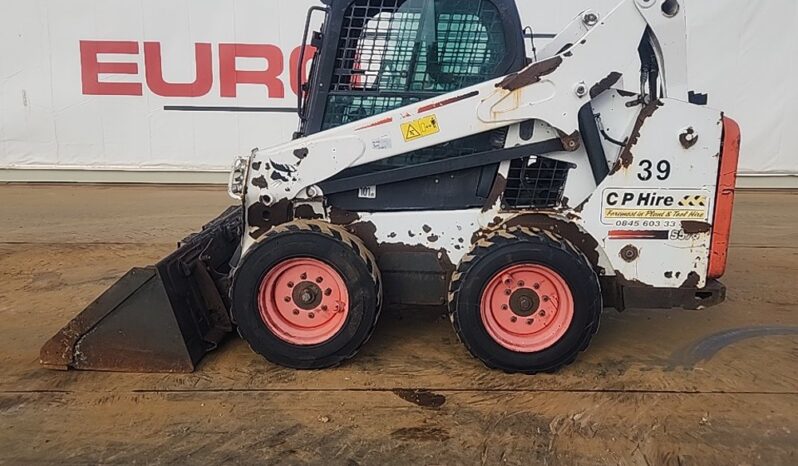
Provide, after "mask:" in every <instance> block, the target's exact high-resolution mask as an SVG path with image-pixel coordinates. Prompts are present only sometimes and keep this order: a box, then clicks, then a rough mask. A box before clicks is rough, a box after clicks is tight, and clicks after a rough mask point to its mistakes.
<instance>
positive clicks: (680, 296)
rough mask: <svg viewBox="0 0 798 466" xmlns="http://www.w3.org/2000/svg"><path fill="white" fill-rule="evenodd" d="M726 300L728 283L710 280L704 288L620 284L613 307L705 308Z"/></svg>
mask: <svg viewBox="0 0 798 466" xmlns="http://www.w3.org/2000/svg"><path fill="white" fill-rule="evenodd" d="M725 300H726V285H724V284H723V283H721V282H719V281H717V280H708V281H707V286H706V287H704V288H652V287H644V286H620V287H618V292H617V295H616V297H615V299H614V303H613V307H615V308H617V309H618V310H619V311H622V310H625V309H674V308H677V309H678V308H682V309H689V310H696V309H704V308H707V307H711V306H715V305H717V304H720V303H722V302H723V301H725Z"/></svg>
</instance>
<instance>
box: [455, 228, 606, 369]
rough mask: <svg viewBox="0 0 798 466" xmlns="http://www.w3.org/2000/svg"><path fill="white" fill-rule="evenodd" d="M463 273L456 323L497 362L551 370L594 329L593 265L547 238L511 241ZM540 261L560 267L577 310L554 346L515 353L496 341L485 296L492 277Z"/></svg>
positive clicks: (483, 355)
mask: <svg viewBox="0 0 798 466" xmlns="http://www.w3.org/2000/svg"><path fill="white" fill-rule="evenodd" d="M475 261H476V262H475V263H474V264H473V265H472V266H471V268H470V269H469V271H468V272H467V274H466V275H465V276H464V277H463V278H462V279H463V280H464V283H465V285H464V286H463V287H462V289H461V290H460V293H459V294H458V298H457V302H456V303H455V316H454V318H455V319H456V320H458V321H459V322H457V324H459V325H458V328H459V329H460V332H461V333H462V334H463V337H464V338H465V339H466V340H467V342H468V344H469V347H470V349H471V350H472V352H474V353H475V354H476V355H477V356H478V357H479V358H480V359H482V360H483V361H485V362H487V363H488V364H489V365H491V366H493V367H502V368H505V369H507V370H513V371H523V372H527V371H530V370H533V371H535V372H538V371H542V372H545V371H548V370H552V369H554V368H557V367H559V366H560V365H562V364H565V363H567V362H568V361H569V360H570V359H571V358H573V357H574V355H575V354H576V353H578V352H579V351H580V350H581V349H583V347H584V346H585V342H586V340H589V339H590V337H591V336H592V334H593V332H594V331H595V329H594V328H593V327H594V325H595V324H594V323H595V322H597V318H596V315H595V314H596V313H597V312H601V297H600V296H601V291H600V288H599V285H598V279H597V277H596V275H595V272H594V271H593V269H592V267H590V265H589V264H588V263H587V261H586V260H585V259H584V257H583V256H582V255H581V254H579V255H576V254H572V253H569V252H568V251H567V250H565V249H561V248H557V247H553V246H551V245H548V244H546V242H543V241H541V242H537V241H529V240H524V239H521V238H519V239H517V240H513V243H510V244H503V245H501V246H499V247H498V248H496V249H493V250H491V252H490V253H488V254H486V255H483V256H481V257H478V258H477V259H475ZM524 263H528V264H537V265H542V266H546V267H548V268H550V269H552V270H553V271H555V272H557V273H558V274H559V275H560V276H561V277H562V278H563V279H564V280H565V281H566V283H567V285H568V287H569V289H570V291H571V294H572V296H573V303H574V313H573V318H572V319H571V324H570V325H569V327H568V329H567V330H566V332H565V334H564V335H563V336H562V337H561V338H560V339H559V340H558V341H557V342H556V343H554V344H553V345H552V346H550V347H548V348H546V349H544V350H541V351H537V352H533V353H521V352H515V351H512V350H510V349H507V348H505V347H504V346H502V345H501V344H499V343H498V342H496V341H495V340H494V339H493V338H492V337H491V336H490V335H489V334H488V332H487V330H486V329H485V324H484V322H483V321H482V315H481V303H482V295H483V293H484V290H485V288H486V286H487V284H488V283H489V281H490V280H491V279H492V278H493V277H494V276H495V275H496V274H497V273H499V272H500V271H501V270H503V269H506V268H508V267H511V266H514V265H519V264H524Z"/></svg>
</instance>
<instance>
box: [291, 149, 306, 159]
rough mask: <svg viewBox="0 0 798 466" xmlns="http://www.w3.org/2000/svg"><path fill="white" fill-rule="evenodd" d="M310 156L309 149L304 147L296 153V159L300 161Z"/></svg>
mask: <svg viewBox="0 0 798 466" xmlns="http://www.w3.org/2000/svg"><path fill="white" fill-rule="evenodd" d="M307 156H308V148H307V147H303V148H301V149H297V150H295V151H294V157H296V158H298V159H299V160H302V159H304V158H305V157H307Z"/></svg>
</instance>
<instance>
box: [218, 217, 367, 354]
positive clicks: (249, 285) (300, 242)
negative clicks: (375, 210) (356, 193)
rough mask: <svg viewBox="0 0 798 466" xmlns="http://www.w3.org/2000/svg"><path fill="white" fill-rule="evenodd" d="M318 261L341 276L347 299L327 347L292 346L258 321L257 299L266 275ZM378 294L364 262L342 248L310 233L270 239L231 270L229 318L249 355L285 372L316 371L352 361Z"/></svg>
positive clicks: (336, 243) (287, 233) (326, 344)
mask: <svg viewBox="0 0 798 466" xmlns="http://www.w3.org/2000/svg"><path fill="white" fill-rule="evenodd" d="M302 257H307V258H312V259H317V260H320V261H323V262H324V263H326V264H328V265H329V266H331V267H332V268H333V269H335V271H336V272H338V274H340V275H341V277H342V279H343V280H344V283H345V284H346V287H347V291H348V293H349V303H348V304H349V312H348V315H347V318H346V321H345V322H344V325H343V327H342V328H341V330H340V331H338V333H336V335H335V336H334V337H332V338H331V339H329V340H328V341H326V342H324V343H320V344H316V345H294V344H291V343H289V342H287V341H285V340H283V339H281V338H280V337H278V336H277V335H275V334H274V333H273V332H272V331H271V330H270V329H269V328H268V327H267V326H266V324H265V323H264V322H263V319H262V318H261V315H260V308H259V304H258V295H259V291H260V286H261V283H262V281H263V279H264V278H265V276H266V274H267V273H268V271H269V270H271V269H272V268H274V267H275V266H276V265H277V264H279V263H281V262H283V261H285V260H288V259H295V258H302ZM377 303H378V301H377V291H376V287H375V285H374V281H373V279H372V275H371V273H370V272H369V270H368V267H367V266H366V264H365V262H364V261H363V259H362V258H361V257H360V256H359V255H358V254H357V253H356V252H355V251H354V250H353V249H352V248H351V247H349V246H348V245H347V244H345V243H344V242H342V241H340V240H338V239H336V238H333V237H331V236H328V235H325V234H321V233H318V232H314V231H304V230H303V231H290V232H283V233H278V234H275V235H272V236H270V237H268V238H267V239H265V240H264V241H262V242H260V243H259V244H257V245H255V246H253V248H252V250H251V251H250V252H249V253H248V254H247V255H246V256H245V257H244V259H243V260H242V262H241V265H240V267H238V268H237V269H236V272H235V275H234V277H233V285H232V315H233V319H234V320H235V322H236V324H237V325H238V328H239V332H240V333H241V335H242V337H244V339H246V340H247V341H248V342H249V344H250V346H251V347H252V349H253V350H254V351H256V352H257V353H259V354H261V355H262V356H264V357H265V358H267V359H268V360H270V361H272V362H274V363H277V364H281V365H284V366H289V367H297V368H309V367H313V368H320V367H326V366H330V365H335V364H337V363H338V362H340V361H341V360H343V359H346V358H348V357H350V356H351V355H353V354H354V353H355V352H356V351H357V350H358V348H360V346H361V345H362V344H363V343H364V342H365V340H366V339H368V337H369V335H370V334H371V330H372V328H373V326H374V321H375V320H376V318H377V315H378V312H379V310H378V306H377Z"/></svg>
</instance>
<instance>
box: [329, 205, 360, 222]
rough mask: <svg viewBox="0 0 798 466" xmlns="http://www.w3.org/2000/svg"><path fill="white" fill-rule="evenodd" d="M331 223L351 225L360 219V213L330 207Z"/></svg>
mask: <svg viewBox="0 0 798 466" xmlns="http://www.w3.org/2000/svg"><path fill="white" fill-rule="evenodd" d="M329 213H330V223H333V224H335V225H349V224H350V223H352V222H356V221H358V220H360V215H358V214H357V213H356V212H350V211H348V210H343V209H339V208H338V207H335V206H332V207H330V212H329Z"/></svg>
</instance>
